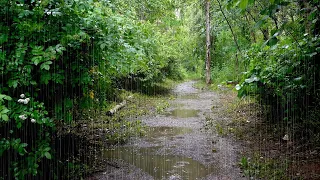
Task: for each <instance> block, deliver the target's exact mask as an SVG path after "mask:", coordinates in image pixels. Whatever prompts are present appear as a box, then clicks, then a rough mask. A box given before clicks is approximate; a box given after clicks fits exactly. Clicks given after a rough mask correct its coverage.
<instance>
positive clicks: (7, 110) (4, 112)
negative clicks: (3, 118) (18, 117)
mask: <svg viewBox="0 0 320 180" xmlns="http://www.w3.org/2000/svg"><path fill="white" fill-rule="evenodd" d="M9 111H10V110H9V109H7V108H5V109H3V110H2V111H1V114H7V113H8V112H9Z"/></svg>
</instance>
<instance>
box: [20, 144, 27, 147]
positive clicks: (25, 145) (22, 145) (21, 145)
mask: <svg viewBox="0 0 320 180" xmlns="http://www.w3.org/2000/svg"><path fill="white" fill-rule="evenodd" d="M27 146H28V144H27V143H21V144H20V147H23V148H24V147H27Z"/></svg>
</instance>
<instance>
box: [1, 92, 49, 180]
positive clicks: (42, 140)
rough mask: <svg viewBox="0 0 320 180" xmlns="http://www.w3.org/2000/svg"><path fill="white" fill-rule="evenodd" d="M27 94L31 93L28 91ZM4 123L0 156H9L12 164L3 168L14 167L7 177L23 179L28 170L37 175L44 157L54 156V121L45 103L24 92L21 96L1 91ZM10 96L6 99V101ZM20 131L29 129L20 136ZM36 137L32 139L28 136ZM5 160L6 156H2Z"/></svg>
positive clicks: (8, 169)
mask: <svg viewBox="0 0 320 180" xmlns="http://www.w3.org/2000/svg"><path fill="white" fill-rule="evenodd" d="M27 96H28V94H27ZM0 98H1V99H0V107H2V111H1V117H2V120H1V124H0V132H1V134H2V138H1V140H0V157H1V159H2V158H8V159H7V161H8V162H11V164H8V165H6V164H4V167H2V166H1V169H2V170H4V171H12V175H10V174H8V175H6V176H5V178H8V179H10V178H15V179H24V178H25V177H26V176H27V175H28V174H32V175H37V174H38V167H39V163H40V162H41V161H43V158H44V157H45V158H47V159H51V158H52V157H51V153H52V152H51V147H50V141H51V139H50V133H49V132H50V131H52V128H54V126H55V125H54V123H53V121H52V120H51V119H50V118H48V117H47V115H48V112H47V111H46V110H45V108H44V104H43V103H39V102H37V101H34V99H33V98H28V97H26V95H24V94H21V95H20V98H21V99H19V100H16V98H14V100H15V101H13V100H12V98H11V97H9V96H6V95H3V94H0ZM4 100H7V101H4ZM21 132H26V133H30V134H27V136H24V137H23V136H21V134H22V133H21ZM32 136H34V137H35V138H32V139H30V138H29V137H32ZM2 160H3V159H2Z"/></svg>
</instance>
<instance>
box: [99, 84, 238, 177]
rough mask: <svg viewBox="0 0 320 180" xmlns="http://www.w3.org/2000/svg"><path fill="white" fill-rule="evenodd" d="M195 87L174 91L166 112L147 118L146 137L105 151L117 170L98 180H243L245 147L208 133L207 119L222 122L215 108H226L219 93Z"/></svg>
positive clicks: (180, 87)
mask: <svg viewBox="0 0 320 180" xmlns="http://www.w3.org/2000/svg"><path fill="white" fill-rule="evenodd" d="M194 83H195V82H194V81H188V82H184V83H182V84H179V85H178V86H177V87H176V88H175V89H174V90H173V93H174V94H175V95H176V98H175V99H174V100H172V101H170V102H169V103H170V107H169V108H168V109H166V112H165V113H164V114H162V115H157V116H155V117H148V118H144V119H142V121H143V122H144V123H145V124H146V125H147V126H148V127H149V130H148V132H147V135H146V136H145V137H143V138H136V139H134V140H132V141H131V142H130V143H129V144H127V145H125V146H123V147H117V148H115V149H112V150H107V151H105V155H104V156H105V157H106V158H108V159H115V160H114V161H115V163H116V164H117V165H116V166H118V167H113V168H111V169H110V168H109V170H107V171H106V172H101V173H100V174H97V175H96V176H95V179H128V180H129V179H130V180H131V179H169V180H177V179H190V180H191V179H212V180H214V179H232V180H234V179H243V178H242V176H241V174H240V169H239V168H238V167H237V163H238V160H237V151H238V150H239V149H240V147H239V146H238V145H237V144H236V143H235V142H233V141H232V140H231V139H228V138H222V137H219V136H218V134H217V133H215V132H213V133H208V132H205V130H203V126H204V124H205V121H206V117H207V116H210V117H211V118H213V119H215V118H218V116H216V115H215V114H214V112H212V111H211V108H212V106H215V107H216V108H219V107H221V106H220V104H219V103H220V100H219V95H218V94H216V93H215V92H211V91H201V90H198V89H195V88H194V87H193V84H194ZM216 110H217V109H215V111H216Z"/></svg>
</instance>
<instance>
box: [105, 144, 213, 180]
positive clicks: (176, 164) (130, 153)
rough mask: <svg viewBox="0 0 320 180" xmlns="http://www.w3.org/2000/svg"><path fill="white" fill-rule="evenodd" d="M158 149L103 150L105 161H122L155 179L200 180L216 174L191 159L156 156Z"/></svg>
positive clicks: (211, 169) (121, 148)
mask: <svg viewBox="0 0 320 180" xmlns="http://www.w3.org/2000/svg"><path fill="white" fill-rule="evenodd" d="M158 149H159V147H152V148H140V149H134V148H132V147H119V148H116V149H111V150H105V151H104V157H105V158H107V159H122V160H123V161H126V162H127V163H130V164H132V165H134V166H136V167H138V168H140V169H142V170H143V171H145V172H146V173H148V174H150V175H151V176H153V177H154V178H155V179H159V180H162V179H200V178H203V177H205V176H207V175H209V174H210V173H213V172H216V169H215V168H214V167H206V166H204V165H203V164H201V163H199V162H198V161H195V160H193V159H191V158H187V157H181V156H172V155H163V156H162V155H156V154H155V153H156V151H157V150H158Z"/></svg>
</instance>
